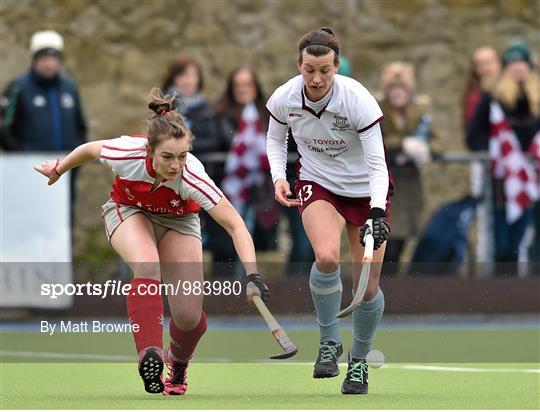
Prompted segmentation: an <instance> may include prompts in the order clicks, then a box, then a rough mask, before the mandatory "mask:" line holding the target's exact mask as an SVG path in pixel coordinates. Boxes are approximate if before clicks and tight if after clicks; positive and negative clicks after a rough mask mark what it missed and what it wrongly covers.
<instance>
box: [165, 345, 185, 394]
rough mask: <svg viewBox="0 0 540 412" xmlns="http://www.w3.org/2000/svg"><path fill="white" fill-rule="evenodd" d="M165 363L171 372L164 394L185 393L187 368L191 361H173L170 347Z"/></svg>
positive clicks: (166, 380) (168, 375) (166, 381)
mask: <svg viewBox="0 0 540 412" xmlns="http://www.w3.org/2000/svg"><path fill="white" fill-rule="evenodd" d="M165 363H166V364H167V369H168V370H169V373H168V374H167V378H166V379H165V382H164V383H165V389H164V390H163V395H184V394H185V393H186V391H187V387H188V381H187V368H188V365H189V362H173V361H172V359H171V356H170V349H169V350H167V351H166V352H165Z"/></svg>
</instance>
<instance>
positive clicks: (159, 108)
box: [148, 102, 171, 114]
mask: <svg viewBox="0 0 540 412" xmlns="http://www.w3.org/2000/svg"><path fill="white" fill-rule="evenodd" d="M148 108H149V109H150V110H152V111H153V112H155V113H156V114H161V113H163V112H168V111H170V110H171V105H170V104H167V103H163V102H159V103H158V102H150V103H148Z"/></svg>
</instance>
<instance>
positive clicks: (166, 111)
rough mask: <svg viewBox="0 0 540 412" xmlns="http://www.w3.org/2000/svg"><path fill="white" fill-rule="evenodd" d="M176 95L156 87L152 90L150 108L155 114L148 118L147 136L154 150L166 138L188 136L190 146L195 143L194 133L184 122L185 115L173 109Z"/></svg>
mask: <svg viewBox="0 0 540 412" xmlns="http://www.w3.org/2000/svg"><path fill="white" fill-rule="evenodd" d="M175 99H176V96H175V95H170V94H163V92H162V91H161V90H160V89H159V88H157V87H154V88H153V89H152V90H151V91H150V100H149V102H148V108H149V109H150V110H152V111H153V112H154V114H153V115H152V116H151V117H150V118H149V119H148V120H147V132H146V134H147V138H148V146H149V147H150V150H151V151H152V152H153V151H154V150H155V149H156V147H157V146H158V145H159V144H160V143H162V142H163V141H164V140H167V139H170V138H173V139H182V138H184V137H186V136H187V137H188V139H189V143H190V148H191V145H192V143H193V135H192V134H191V132H190V131H189V129H188V127H187V126H186V124H185V122H184V117H183V116H182V115H181V114H180V113H178V112H177V111H176V110H174V109H173V103H174V100H175Z"/></svg>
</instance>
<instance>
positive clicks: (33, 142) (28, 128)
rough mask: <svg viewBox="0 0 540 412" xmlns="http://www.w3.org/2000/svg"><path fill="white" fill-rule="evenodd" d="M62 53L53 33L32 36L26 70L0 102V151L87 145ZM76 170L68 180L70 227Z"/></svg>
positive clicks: (59, 38) (77, 100)
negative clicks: (64, 68)
mask: <svg viewBox="0 0 540 412" xmlns="http://www.w3.org/2000/svg"><path fill="white" fill-rule="evenodd" d="M63 50H64V40H63V38H62V36H61V35H60V34H58V33H57V32H55V31H38V32H36V33H34V35H33V36H32V39H31V41H30V51H31V53H32V63H31V66H30V69H29V70H28V71H27V72H26V73H24V74H23V75H21V76H19V77H17V78H15V79H14V80H12V81H11V82H10V83H9V84H8V86H7V87H6V89H5V90H4V92H3V94H2V98H1V100H0V147H1V148H2V149H3V150H5V151H34V152H35V151H40V152H53V151H54V152H68V151H71V150H73V149H75V148H76V147H77V146H79V145H81V144H83V143H85V142H86V133H87V126H86V121H85V118H84V115H83V111H82V107H81V98H80V96H79V90H78V88H77V84H76V83H75V82H74V81H73V80H72V79H71V78H70V77H69V76H68V75H67V74H66V73H65V72H63V71H62V61H63ZM77 171H78V170H77V169H74V170H73V171H72V172H71V180H70V186H71V222H72V223H73V211H74V209H75V206H74V203H75V197H76V196H75V187H76V185H75V182H76V178H77Z"/></svg>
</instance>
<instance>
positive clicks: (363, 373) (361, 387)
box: [341, 354, 368, 395]
mask: <svg viewBox="0 0 540 412" xmlns="http://www.w3.org/2000/svg"><path fill="white" fill-rule="evenodd" d="M341 393H342V394H343V395H366V394H367V393H368V365H367V363H366V360H365V359H358V358H351V357H350V354H349V365H348V367H347V376H346V377H345V380H344V381H343V385H342V386H341Z"/></svg>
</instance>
